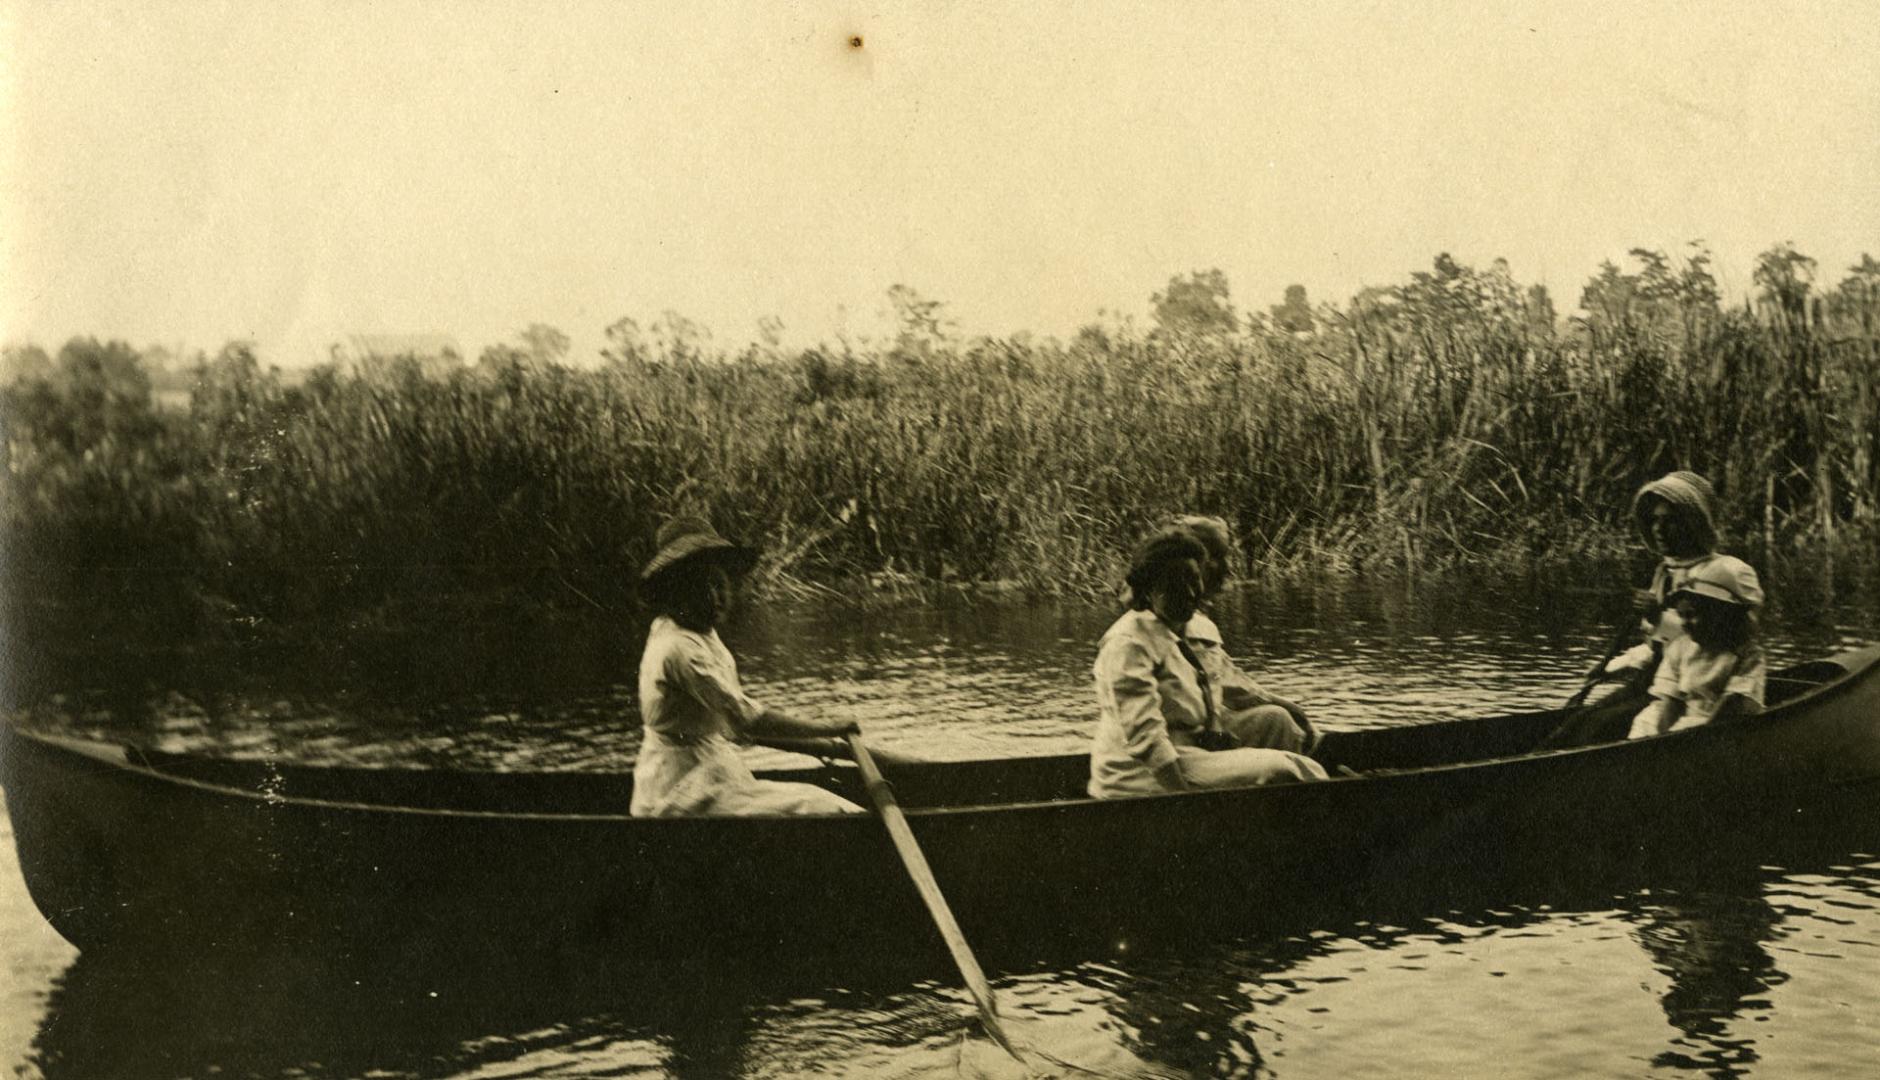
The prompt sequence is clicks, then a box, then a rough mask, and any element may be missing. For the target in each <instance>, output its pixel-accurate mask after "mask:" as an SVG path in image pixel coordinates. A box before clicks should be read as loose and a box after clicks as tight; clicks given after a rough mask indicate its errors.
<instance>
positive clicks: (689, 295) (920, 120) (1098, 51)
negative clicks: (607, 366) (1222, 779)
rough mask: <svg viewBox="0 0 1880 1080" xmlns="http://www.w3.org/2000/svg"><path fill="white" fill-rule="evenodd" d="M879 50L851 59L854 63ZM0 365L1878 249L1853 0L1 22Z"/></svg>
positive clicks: (843, 8)
mask: <svg viewBox="0 0 1880 1080" xmlns="http://www.w3.org/2000/svg"><path fill="white" fill-rule="evenodd" d="M855 34H859V35H861V36H862V37H863V39H864V44H863V47H862V48H861V49H860V50H855V49H852V48H850V47H849V45H848V39H849V38H850V36H851V35H855ZM0 49H4V52H3V53H0V77H3V81H0V94H3V95H4V97H3V98H0V117H3V122H4V125H5V127H4V130H3V131H0V135H4V141H3V142H0V146H3V147H4V151H5V153H4V157H0V169H4V176H3V177H0V179H4V181H5V185H4V191H5V195H4V197H3V199H0V213H3V214H4V218H3V219H0V260H3V262H0V268H3V269H4V278H3V279H0V338H4V339H6V340H10V341H19V340H35V341H39V342H40V343H42V344H45V345H48V346H56V345H57V344H59V343H60V342H62V341H63V340H64V339H65V338H66V337H68V336H71V335H73V334H80V333H85V334H96V335H99V336H108V337H120V338H125V339H128V340H130V341H131V342H132V343H133V344H137V345H147V344H159V343H160V344H166V345H179V344H180V345H184V346H186V347H191V348H208V349H214V348H216V347H218V346H219V345H220V344H221V343H222V342H223V341H225V340H227V339H231V338H250V339H253V340H254V341H256V342H257V343H258V344H259V346H260V347H261V350H262V354H263V358H264V359H265V360H267V361H269V362H273V363H277V364H281V365H283V366H292V365H297V364H302V363H307V362H311V361H314V360H317V359H321V358H323V356H324V354H325V347H326V345H327V344H328V343H330V342H332V341H335V340H338V339H340V338H342V337H343V336H344V335H346V334H348V333H353V332H384V333H432V332H437V333H448V334H452V335H454V336H456V337H457V338H458V340H459V341H461V342H462V343H463V345H464V346H465V347H466V349H467V350H468V351H470V352H471V353H473V354H474V352H475V351H476V350H478V349H479V348H481V347H482V346H483V345H485V344H489V343H491V342H494V341H498V340H503V339H506V338H509V337H511V336H513V334H514V333H515V332H516V331H517V330H519V329H521V328H522V327H523V326H525V325H526V324H528V323H531V322H538V321H539V322H547V323H551V324H554V325H556V326H559V327H561V328H562V329H563V330H565V331H567V332H568V333H570V334H571V335H573V336H574V338H575V340H576V346H577V350H578V351H581V352H592V350H594V349H595V348H597V347H598V346H599V344H600V341H601V329H602V328H603V327H604V326H605V325H607V324H608V323H610V322H612V321H613V320H614V319H616V318H618V317H620V316H622V315H632V316H634V317H636V318H639V319H640V320H641V321H642V322H643V323H644V322H647V321H650V320H651V319H652V318H654V317H656V316H657V315H658V314H659V313H660V312H661V311H663V310H666V309H673V310H677V311H679V312H681V313H683V314H685V315H687V316H689V317H691V318H693V319H695V320H697V321H699V322H702V323H704V324H706V325H707V326H709V327H711V328H712V330H713V331H714V333H715V335H716V337H717V340H719V341H720V342H723V343H727V344H735V343H741V342H743V341H747V340H750V339H752V338H753V337H754V336H755V334H756V322H757V320H758V319H759V318H760V317H762V316H767V315H774V316H778V317H780V318H781V319H782V320H783V322H784V324H785V326H786V338H787V339H788V340H789V341H791V342H792V343H796V344H803V343H809V342H813V341H816V340H821V339H829V338H831V337H833V336H834V335H835V334H837V333H840V332H843V331H847V332H849V333H851V334H867V333H873V332H876V331H877V329H878V328H879V325H880V324H879V322H878V321H877V320H878V314H877V313H878V312H880V311H881V310H882V309H883V308H884V307H885V303H884V300H883V295H884V293H885V291H886V289H887V288H888V287H889V286H890V285H893V284H895V283H904V284H907V285H910V286H912V287H914V288H915V289H917V290H919V291H920V292H921V293H922V294H924V295H925V296H927V297H929V298H932V299H937V300H942V301H945V302H946V303H947V305H948V309H949V311H950V312H951V314H952V315H953V317H954V318H955V319H956V320H957V322H958V323H959V325H960V327H961V328H962V329H963V330H964V331H965V332H967V333H992V334H1006V333H1012V332H1015V331H1020V330H1030V331H1034V332H1038V333H1048V334H1058V335H1067V334H1069V333H1071V332H1072V331H1074V330H1075V328H1076V327H1077V326H1079V325H1081V324H1082V323H1084V322H1088V321H1090V320H1092V319H1093V318H1095V317H1096V314H1097V312H1098V310H1099V309H1102V308H1108V309H1111V310H1113V311H1121V312H1125V313H1130V314H1134V315H1137V316H1138V317H1141V316H1144V315H1145V314H1146V312H1147V308H1148V303H1147V301H1148V296H1149V294H1150V293H1151V292H1153V291H1155V290H1157V289H1159V288H1160V287H1162V285H1163V284H1164V283H1166V281H1167V280H1168V278H1169V277H1170V275H1172V274H1176V273H1182V272H1186V271H1189V270H1195V269H1204V268H1208V267H1219V268H1221V269H1222V270H1224V271H1225V272H1226V273H1227V275H1228V278H1229V280H1230V281H1231V282H1232V285H1233V287H1234V295H1235V299H1236V300H1237V301H1238V302H1239V303H1240V305H1241V306H1242V307H1243V308H1246V307H1253V308H1264V307H1265V306H1266V305H1268V304H1272V303H1276V302H1277V301H1278V300H1279V298H1280V293H1281V291H1282V290H1283V289H1284V288H1285V286H1286V285H1287V284H1289V283H1293V282H1298V283H1302V284H1304V285H1305V286H1306V287H1307V288H1308V289H1309V290H1310V292H1311V294H1312V296H1313V297H1314V299H1340V298H1344V297H1347V296H1349V295H1350V293H1351V292H1353V291H1354V290H1355V289H1356V288H1358V287H1359V286H1361V285H1364V284H1390V283H1395V282H1398V281H1401V280H1403V279H1404V278H1405V277H1406V276H1407V275H1408V274H1409V273H1410V272H1411V271H1413V270H1418V269H1425V268H1427V267H1428V265H1429V262H1430V260H1431V258H1432V257H1433V256H1434V255H1435V254H1436V253H1437V252H1439V251H1449V252H1451V253H1453V254H1454V255H1455V256H1456V257H1457V258H1458V259H1460V260H1462V261H1464V262H1467V263H1471V264H1474V265H1478V266H1486V265H1487V264H1488V263H1489V262H1490V261H1491V260H1493V259H1494V258H1496V257H1498V256H1501V257H1506V258H1507V259H1508V260H1509V261H1510V262H1511V263H1512V264H1513V269H1514V273H1515V276H1516V277H1517V278H1519V279H1521V280H1523V281H1544V282H1546V283H1547V284H1548V285H1549V286H1550V287H1551V288H1552V289H1553V291H1554V294H1555V297H1556V300H1557V302H1559V303H1560V304H1561V306H1562V307H1563V308H1570V307H1572V306H1573V304H1574V303H1575V302H1576V301H1577V299H1578V296H1579V288H1580V285H1581V283H1582V282H1584V280H1585V279H1586V278H1587V277H1588V276H1589V275H1591V274H1592V273H1593V271H1594V270H1595V269H1596V267H1597V265H1598V263H1599V262H1600V260H1602V259H1606V258H1619V257H1622V256H1623V254H1624V252H1625V250H1626V249H1627V248H1630V247H1634V246H1648V247H1662V248H1678V247H1680V246H1681V245H1682V244H1683V243H1684V242H1686V241H1688V240H1691V239H1695V238H1700V237H1701V238H1704V239H1706V240H1708V241H1709V243H1710V245H1711V247H1712V249H1713V250H1714V251H1715V253H1716V256H1717V261H1718V270H1719V272H1720V276H1721V277H1722V278H1723V280H1724V284H1725V286H1726V288H1729V289H1734V290H1736V291H1741V290H1743V289H1745V288H1747V286H1748V280H1747V279H1748V275H1749V268H1750V262H1751V259H1752V258H1753V256H1754V255H1755V253H1756V252H1758V251H1761V250H1763V249H1764V248H1766V247H1768V246H1769V245H1770V244H1772V243H1774V242H1776V241H1780V240H1793V241H1794V242H1795V243H1796V244H1797V246H1798V247H1799V248H1800V249H1801V250H1802V251H1804V252H1805V253H1807V254H1810V255H1813V256H1815V257H1816V258H1818V259H1820V260H1821V264H1822V275H1821V276H1822V278H1823V279H1824V282H1823V283H1824V284H1827V285H1831V284H1833V283H1834V282H1836V281H1839V280H1840V278H1841V277H1842V276H1843V274H1844V268H1845V267H1846V266H1847V265H1848V264H1849V263H1851V262H1852V261H1854V260H1855V259H1856V258H1857V257H1858V256H1859V255H1860V254H1861V253H1862V252H1864V251H1870V252H1874V253H1875V254H1880V62H1876V60H1875V58H1876V57H1880V5H1876V4H1872V3H1866V2H1841V3H1813V2H1810V3H1794V2H1784V0H1758V2H1753V3H1737V2H1727V3H1715V2H1713V3H1695V2H1693V3H1658V4H1653V3H1642V4H1641V3H1601V4H1587V5H1582V4H1572V3H1560V2H1553V3H1534V4H1529V3H1461V2H1429V3H1409V2H1396V3H1343V4H1318V3H1297V2H1294V3H1287V4H1273V3H1259V4H1228V3H1199V4H1182V3H1168V2H1157V3H1131V4H1110V3H1077V4H1046V3H1013V4H1009V5H993V4H987V3H967V2H956V3H940V2H934V0H926V2H921V3H907V4H863V3H854V4H829V3H822V2H809V3H798V4H790V3H779V2H770V3H751V4H744V3H740V4H731V3H702V4H697V5H691V4H674V3H644V4H642V3H621V2H612V3H579V2H573V3H559V4H557V3H540V2H528V3H523V2H504V3H471V2H467V0H450V2H433V3H429V4H422V5H413V4H401V3H382V2H374V3H370V4H368V3H363V2H345V3H342V2H331V0H327V2H320V0H314V2H304V0H303V2H293V0H289V2H281V0H269V2H267V3H254V2H251V0H227V2H161V0H136V2H129V3H125V2H118V3H102V2H82V0H57V2H54V0H44V2H22V0H0Z"/></svg>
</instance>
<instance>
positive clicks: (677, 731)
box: [629, 517, 862, 817]
mask: <svg viewBox="0 0 1880 1080" xmlns="http://www.w3.org/2000/svg"><path fill="white" fill-rule="evenodd" d="M756 561H757V553H756V552H755V551H752V550H751V549H750V548H747V547H741V546H739V545H737V544H733V543H731V542H730V541H729V540H726V539H725V538H723V537H722V536H719V535H718V533H717V532H716V531H714V530H713V529H712V527H711V526H710V525H709V524H707V523H706V522H704V521H702V520H700V519H697V518H683V517H682V518H675V519H674V520H672V521H668V522H667V523H666V524H665V525H663V526H662V527H661V528H660V530H659V551H658V553H657V554H655V555H654V556H653V558H652V561H650V562H648V563H647V564H646V569H645V570H643V571H642V572H641V574H640V586H641V592H642V595H643V596H644V597H645V598H646V600H647V601H648V602H649V603H650V604H651V605H652V607H653V608H654V610H655V611H657V612H658V616H657V617H656V618H654V619H653V626H652V629H651V631H649V632H648V634H647V638H646V651H645V652H644V653H642V654H641V656H640V717H641V721H642V725H643V729H644V735H645V741H644V742H643V743H642V744H641V746H640V756H639V760H638V761H637V762H635V763H634V767H633V801H632V804H631V806H630V808H629V809H630V811H631V812H632V814H633V815H634V816H635V817H668V816H686V815H701V814H833V813H860V812H861V810H862V808H861V807H859V806H857V805H855V804H854V803H852V802H849V801H848V800H847V799H844V798H842V797H841V796H839V795H836V794H834V793H833V792H829V791H825V790H823V789H822V788H819V787H817V786H815V785H814V784H788V783H781V782H778V781H773V780H759V779H757V778H756V777H755V776H753V775H752V774H751V770H750V767H749V766H748V765H746V764H745V763H744V759H743V757H742V756H741V754H740V753H739V751H738V747H737V744H736V742H735V741H734V740H735V739H736V738H738V737H740V736H745V737H748V736H752V735H760V736H762V735H767V736H782V737H784V738H801V737H810V738H814V737H818V736H837V735H844V734H847V733H849V732H852V731H854V730H856V728H855V725H854V724H852V723H847V722H820V721H812V720H803V719H799V718H797V717H794V716H791V715H789V714H787V713H785V712H783V711H782V710H779V709H776V708H772V707H768V706H764V705H760V704H758V703H757V702H755V701H753V700H751V698H750V697H749V695H747V694H745V692H744V688H743V687H742V686H741V685H740V684H739V682H738V666H737V662H736V661H734V660H733V659H732V658H731V653H730V651H729V650H728V649H726V648H725V645H724V642H722V641H720V640H719V638H718V630H717V624H718V621H719V620H720V619H721V618H723V617H724V616H725V614H727V613H728V611H729V609H730V606H731V603H732V601H733V598H734V595H735V587H736V583H737V581H738V580H739V579H741V578H742V577H743V576H744V575H745V574H746V573H748V572H749V571H750V569H751V567H752V565H753V564H755V563H756Z"/></svg>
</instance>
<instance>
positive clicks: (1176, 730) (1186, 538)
mask: <svg viewBox="0 0 1880 1080" xmlns="http://www.w3.org/2000/svg"><path fill="white" fill-rule="evenodd" d="M1207 558H1208V553H1207V549H1206V548H1205V547H1203V546H1202V544H1201V542H1200V541H1199V540H1197V539H1196V538H1195V536H1194V535H1193V533H1191V532H1190V531H1189V530H1187V529H1183V528H1180V527H1169V528H1164V529H1162V530H1160V531H1159V532H1157V533H1155V534H1154V535H1152V536H1150V537H1149V539H1148V540H1146V541H1145V542H1144V543H1143V544H1142V546H1141V547H1139V548H1138V549H1137V551H1136V556H1135V558H1134V559H1133V560H1132V562H1131V565H1130V569H1129V577H1128V582H1129V589H1130V605H1129V606H1130V609H1129V610H1128V611H1126V612H1124V613H1123V615H1122V617H1121V618H1119V619H1117V620H1116V622H1115V623H1114V624H1113V625H1111V627H1110V629H1109V630H1108V631H1107V632H1105V633H1104V635H1103V640H1102V643H1101V645H1100V647H1099V649H1098V652H1097V663H1096V683H1097V704H1098V707H1099V709H1100V713H1099V715H1098V718H1097V730H1096V738H1095V740H1094V741H1093V743H1092V745H1091V748H1090V785H1089V791H1090V794H1091V795H1092V796H1093V797H1095V798H1100V799H1101V798H1111V797H1114V796H1119V795H1150V794H1156V793H1160V792H1167V791H1184V790H1188V789H1193V788H1220V787H1242V786H1248V785H1254V784H1271V783H1285V782H1290V781H1296V780H1323V779H1325V778H1326V777H1325V770H1324V769H1323V768H1322V767H1321V766H1320V765H1319V763H1318V762H1316V761H1313V760H1312V759H1311V758H1308V757H1305V756H1303V755H1301V754H1296V753H1292V752H1289V751H1285V750H1272V749H1263V748H1249V747H1237V748H1234V749H1225V750H1207V749H1204V748H1203V745H1202V744H1203V743H1209V744H1214V745H1220V744H1221V743H1222V742H1223V741H1225V740H1222V739H1221V732H1222V728H1221V719H1220V717H1219V716H1218V715H1216V707H1215V704H1214V701H1213V700H1212V697H1213V695H1212V694H1211V693H1210V692H1209V688H1208V687H1207V686H1206V684H1205V679H1206V676H1205V674H1203V672H1202V670H1201V663H1200V661H1199V659H1198V658H1197V657H1196V656H1195V655H1194V652H1193V649H1192V648H1191V647H1190V646H1189V645H1188V644H1187V643H1186V642H1185V641H1183V639H1182V631H1183V628H1184V627H1185V626H1186V625H1187V622H1188V620H1189V618H1190V617H1191V616H1193V615H1194V613H1195V608H1196V605H1197V604H1199V603H1200V600H1201V596H1202V594H1203V592H1204V584H1203V583H1204V578H1203V570H1202V568H1203V567H1204V566H1205V565H1206V560H1207Z"/></svg>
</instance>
